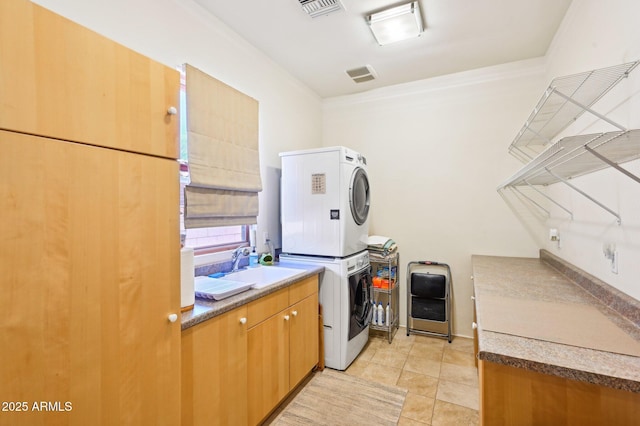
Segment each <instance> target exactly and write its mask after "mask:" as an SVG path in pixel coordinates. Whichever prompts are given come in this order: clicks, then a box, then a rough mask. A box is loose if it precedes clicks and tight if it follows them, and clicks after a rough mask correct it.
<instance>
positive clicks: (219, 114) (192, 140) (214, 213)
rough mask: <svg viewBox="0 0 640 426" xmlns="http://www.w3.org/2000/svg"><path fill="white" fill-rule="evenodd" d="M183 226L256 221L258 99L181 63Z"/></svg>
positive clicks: (199, 226) (258, 177)
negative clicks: (185, 163) (185, 176)
mask: <svg viewBox="0 0 640 426" xmlns="http://www.w3.org/2000/svg"><path fill="white" fill-rule="evenodd" d="M185 68H186V70H185V71H186V89H187V137H188V139H187V140H188V152H189V174H190V178H191V183H190V184H189V185H187V187H186V188H185V205H184V208H185V217H184V223H185V228H202V227H209V226H227V225H245V224H253V223H256V216H257V215H258V192H260V191H261V190H262V181H261V179H260V158H259V154H258V101H256V100H255V99H253V98H251V97H249V96H247V95H245V94H243V93H241V92H239V91H237V90H235V89H233V88H232V87H229V86H227V85H226V84H224V83H222V82H220V81H218V80H216V79H215V78H213V77H211V76H209V75H207V74H205V73H203V72H202V71H200V70H198V69H196V68H194V67H192V66H190V65H186V66H185Z"/></svg>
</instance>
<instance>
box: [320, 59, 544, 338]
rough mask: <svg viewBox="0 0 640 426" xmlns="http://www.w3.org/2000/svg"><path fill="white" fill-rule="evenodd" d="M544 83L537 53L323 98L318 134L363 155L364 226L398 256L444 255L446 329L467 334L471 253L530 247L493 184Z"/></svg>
mask: <svg viewBox="0 0 640 426" xmlns="http://www.w3.org/2000/svg"><path fill="white" fill-rule="evenodd" d="M543 88H544V67H543V61H542V60H534V61H527V62H522V63H514V64H508V65H504V66H499V67H493V68H489V69H483V70H477V71H473V72H466V73H462V74H457V75H450V76H446V77H439V78H434V79H430V80H425V81H420V82H415V83H411V84H407V85H402V86H396V87H392V88H387V89H383V90H377V91H374V92H368V93H365V94H360V95H353V96H347V97H341V98H334V99H327V100H325V102H324V113H323V115H324V125H323V144H324V145H325V146H331V145H345V146H349V147H351V148H353V149H355V150H357V151H360V152H361V153H363V154H364V155H366V157H367V160H368V165H369V169H368V170H369V178H370V183H371V193H372V201H371V203H372V204H371V232H370V234H378V235H384V236H388V237H391V238H393V239H394V240H395V241H396V242H397V243H398V246H399V250H400V256H401V274H402V275H401V281H400V282H401V285H402V287H401V289H402V290H401V296H400V300H401V310H400V315H401V320H402V321H401V322H402V323H403V324H404V323H405V322H406V321H405V320H406V292H405V287H406V286H405V283H406V265H407V262H409V261H416V260H432V261H439V262H444V263H448V264H449V265H450V266H451V269H452V272H453V284H454V333H455V334H460V335H467V336H470V335H471V322H472V305H471V300H470V296H471V294H472V284H471V280H470V275H471V255H472V254H486V255H501V256H527V257H535V256H537V255H538V252H537V250H538V244H537V243H536V242H534V240H533V239H532V237H531V235H530V234H529V233H528V231H527V229H526V228H524V227H523V226H522V225H521V223H520V221H519V219H518V218H517V217H516V216H515V215H514V214H513V213H512V211H511V209H510V208H509V206H508V205H507V204H506V203H505V202H503V200H502V198H501V197H500V195H499V194H498V193H497V192H496V187H497V186H498V184H500V183H501V182H502V181H504V180H505V179H506V178H507V177H508V176H509V175H510V174H511V173H512V172H513V171H514V170H516V169H517V168H518V167H519V163H518V161H516V160H515V159H514V158H513V157H511V156H510V155H509V154H508V153H507V147H508V145H509V143H510V142H511V140H512V139H513V138H514V136H515V135H516V132H517V131H518V130H519V128H520V127H521V126H522V123H523V120H524V119H525V118H526V117H527V116H528V114H529V111H530V109H531V108H532V107H533V105H534V104H535V102H536V100H537V96H538V95H539V93H540V92H541V90H542V89H543Z"/></svg>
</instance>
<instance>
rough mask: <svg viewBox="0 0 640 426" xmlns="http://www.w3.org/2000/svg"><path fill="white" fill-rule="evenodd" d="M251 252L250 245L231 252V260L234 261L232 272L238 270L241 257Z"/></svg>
mask: <svg viewBox="0 0 640 426" xmlns="http://www.w3.org/2000/svg"><path fill="white" fill-rule="evenodd" d="M249 253H250V250H249V247H238V248H237V249H235V250H234V251H233V254H231V261H232V262H233V268H231V272H236V271H237V270H238V264H239V263H240V259H242V256H249Z"/></svg>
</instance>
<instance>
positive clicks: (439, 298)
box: [407, 260, 452, 343]
mask: <svg viewBox="0 0 640 426" xmlns="http://www.w3.org/2000/svg"><path fill="white" fill-rule="evenodd" d="M436 272H439V273H436ZM442 272H444V274H442ZM451 294H452V293H451V268H449V265H447V264H446V263H440V262H432V261H427V260H422V261H414V262H409V263H408V264H407V336H408V335H409V334H410V333H411V332H414V333H417V334H425V335H429V336H436V337H444V338H446V339H447V340H448V341H449V343H451Z"/></svg>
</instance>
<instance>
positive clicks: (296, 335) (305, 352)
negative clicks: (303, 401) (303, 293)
mask: <svg viewBox="0 0 640 426" xmlns="http://www.w3.org/2000/svg"><path fill="white" fill-rule="evenodd" d="M289 311H290V312H291V331H290V334H289V337H290V341H289V346H290V355H289V356H290V358H289V362H290V367H289V369H290V372H289V387H290V388H291V389H293V388H294V387H295V386H297V385H298V383H300V381H301V380H302V379H303V378H304V377H305V376H306V375H307V374H309V372H310V371H311V370H312V369H313V367H314V366H315V365H317V364H318V293H314V294H313V295H311V296H309V297H307V298H306V299H304V300H302V301H300V302H298V303H296V304H295V305H293V306H292V307H291V308H290V309H289Z"/></svg>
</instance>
